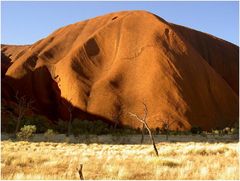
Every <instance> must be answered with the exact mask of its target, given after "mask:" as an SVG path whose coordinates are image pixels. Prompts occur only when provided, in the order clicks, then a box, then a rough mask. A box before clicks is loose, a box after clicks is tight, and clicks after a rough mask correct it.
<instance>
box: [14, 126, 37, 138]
mask: <svg viewBox="0 0 240 181" xmlns="http://www.w3.org/2000/svg"><path fill="white" fill-rule="evenodd" d="M36 130H37V129H36V126H35V125H24V127H22V128H21V129H20V132H18V133H17V138H18V139H23V140H25V139H29V138H30V137H32V136H33V134H34V133H36Z"/></svg>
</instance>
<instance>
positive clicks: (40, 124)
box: [21, 115, 53, 133]
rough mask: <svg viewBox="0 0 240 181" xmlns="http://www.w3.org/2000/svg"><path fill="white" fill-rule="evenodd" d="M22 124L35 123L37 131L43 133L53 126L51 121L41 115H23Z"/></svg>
mask: <svg viewBox="0 0 240 181" xmlns="http://www.w3.org/2000/svg"><path fill="white" fill-rule="evenodd" d="M21 124H22V125H35V126H36V129H37V130H36V131H37V133H44V132H46V131H47V130H48V129H49V128H51V127H53V125H52V123H51V121H50V120H49V119H47V118H46V117H45V116H42V115H33V116H25V117H24V118H23V121H22V123H21Z"/></svg>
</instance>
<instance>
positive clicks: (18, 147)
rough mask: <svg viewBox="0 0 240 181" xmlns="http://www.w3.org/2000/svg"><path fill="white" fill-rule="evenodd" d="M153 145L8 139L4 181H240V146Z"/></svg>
mask: <svg viewBox="0 0 240 181" xmlns="http://www.w3.org/2000/svg"><path fill="white" fill-rule="evenodd" d="M157 148H158V150H159V157H156V156H155V155H154V152H153V149H152V145H150V144H145V145H113V144H112V145H111V144H88V145H87V144H71V143H50V142H27V141H18V142H12V141H2V143H1V156H2V159H1V177H2V179H58V180H60V179H79V176H78V172H77V168H78V167H79V164H80V163H82V164H83V175H84V177H85V179H136V180H137V179H157V180H160V179H172V180H175V179H178V180H179V179H222V180H227V179H236V180H238V179H239V150H238V148H239V143H200V142H198V143H196V142H185V143H180V142H177V143H169V142H163V143H159V144H157Z"/></svg>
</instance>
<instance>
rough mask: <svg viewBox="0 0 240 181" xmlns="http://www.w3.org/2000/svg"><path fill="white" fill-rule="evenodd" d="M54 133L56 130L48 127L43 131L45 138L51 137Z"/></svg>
mask: <svg viewBox="0 0 240 181" xmlns="http://www.w3.org/2000/svg"><path fill="white" fill-rule="evenodd" d="M55 134H56V132H54V131H53V130H52V129H48V130H47V131H46V132H45V133H44V137H45V138H47V139H48V140H50V139H52V138H53V136H54V135H55Z"/></svg>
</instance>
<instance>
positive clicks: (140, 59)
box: [2, 11, 238, 130]
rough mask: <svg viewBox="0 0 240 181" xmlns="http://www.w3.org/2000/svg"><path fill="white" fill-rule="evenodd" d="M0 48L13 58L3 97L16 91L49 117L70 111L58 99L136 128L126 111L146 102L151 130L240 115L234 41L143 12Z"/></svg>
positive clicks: (226, 121) (85, 113) (78, 111)
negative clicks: (25, 43) (164, 122)
mask: <svg viewBox="0 0 240 181" xmlns="http://www.w3.org/2000/svg"><path fill="white" fill-rule="evenodd" d="M13 49H15V50H14V51H13ZM2 54H3V55H2V56H5V57H8V58H9V59H11V62H12V64H11V65H9V67H8V68H7V71H6V73H5V76H4V78H3V80H2V82H3V83H4V84H5V85H7V86H6V89H8V90H4V91H3V92H4V94H3V98H5V99H7V98H11V97H13V96H14V95H13V94H14V92H16V91H19V92H20V93H21V94H22V95H28V96H29V97H31V98H32V99H34V100H36V102H37V103H36V107H37V108H38V110H40V111H42V113H43V114H46V115H48V116H50V117H51V118H52V119H57V118H58V117H62V118H64V117H67V111H66V107H64V104H63V101H70V102H71V104H72V105H73V106H74V108H75V111H74V116H75V117H80V118H85V119H90V118H93V117H94V116H96V117H101V118H103V119H106V120H108V121H110V122H114V121H116V117H117V118H118V119H119V122H120V123H121V124H123V125H129V126H131V127H134V128H136V127H140V126H141V124H140V123H139V122H138V121H137V120H134V119H132V118H131V117H129V114H128V112H133V113H136V114H138V115H139V116H141V115H143V114H144V109H143V105H142V103H141V102H143V101H144V102H145V104H146V105H147V107H148V120H147V122H148V124H149V126H150V127H151V128H157V127H160V128H161V126H162V124H163V122H162V121H163V120H168V121H169V122H170V123H171V122H173V123H172V124H171V126H170V128H171V129H178V130H186V129H189V128H190V127H191V126H193V125H197V126H201V127H202V128H204V129H211V128H215V127H224V126H229V125H231V124H233V123H234V121H236V120H237V119H238V47H237V46H235V45H233V44H231V43H229V42H226V41H224V40H221V39H218V38H216V37H213V36H210V35H207V34H205V33H201V32H198V31H195V30H191V29H188V28H185V27H181V26H178V25H174V24H170V23H168V22H166V21H165V20H163V19H161V18H159V17H157V16H156V15H153V14H151V13H148V12H145V11H125V12H118V13H112V14H108V15H105V16H99V17H97V18H94V19H90V20H86V21H82V22H78V23H75V24H71V25H69V26H66V27H63V28H60V29H58V30H57V31H55V32H53V33H52V34H51V35H49V36H48V37H46V38H44V39H42V40H40V41H38V42H36V43H34V44H33V45H29V46H21V47H18V48H17V47H16V46H8V45H4V46H2ZM2 89H5V88H4V87H2ZM8 94H9V95H8Z"/></svg>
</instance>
